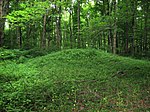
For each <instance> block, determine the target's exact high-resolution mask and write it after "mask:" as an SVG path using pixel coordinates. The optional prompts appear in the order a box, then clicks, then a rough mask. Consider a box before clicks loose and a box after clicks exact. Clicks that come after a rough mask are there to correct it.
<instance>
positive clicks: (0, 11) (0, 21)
mask: <svg viewBox="0 0 150 112" xmlns="http://www.w3.org/2000/svg"><path fill="white" fill-rule="evenodd" d="M2 16H3V0H0V47H2V38H3V19H2Z"/></svg>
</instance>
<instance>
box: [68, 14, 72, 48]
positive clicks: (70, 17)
mask: <svg viewBox="0 0 150 112" xmlns="http://www.w3.org/2000/svg"><path fill="white" fill-rule="evenodd" d="M71 20H72V13H71V12H70V15H69V29H70V48H71V49H72V48H73V39H72V38H73V37H72V21H71Z"/></svg>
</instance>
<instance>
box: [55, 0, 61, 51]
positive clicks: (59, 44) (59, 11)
mask: <svg viewBox="0 0 150 112" xmlns="http://www.w3.org/2000/svg"><path fill="white" fill-rule="evenodd" d="M60 2H61V0H60ZM56 10H57V9H56ZM58 14H59V17H56V34H57V36H56V38H57V39H56V42H57V47H58V49H61V41H62V34H61V6H59V8H58Z"/></svg>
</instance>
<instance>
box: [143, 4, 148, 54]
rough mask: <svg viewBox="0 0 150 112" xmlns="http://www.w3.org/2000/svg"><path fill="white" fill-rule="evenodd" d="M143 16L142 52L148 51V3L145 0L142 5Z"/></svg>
mask: <svg viewBox="0 0 150 112" xmlns="http://www.w3.org/2000/svg"><path fill="white" fill-rule="evenodd" d="M144 10H145V11H144V12H145V18H144V52H147V51H148V38H147V37H148V13H149V12H148V10H149V4H148V3H147V2H146V3H145V7H144Z"/></svg>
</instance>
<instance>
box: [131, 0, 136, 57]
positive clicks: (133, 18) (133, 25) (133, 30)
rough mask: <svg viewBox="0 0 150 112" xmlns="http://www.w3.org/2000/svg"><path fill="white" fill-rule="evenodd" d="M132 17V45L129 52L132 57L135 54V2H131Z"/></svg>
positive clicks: (134, 0)
mask: <svg viewBox="0 0 150 112" xmlns="http://www.w3.org/2000/svg"><path fill="white" fill-rule="evenodd" d="M132 2H133V15H132V43H131V44H132V45H131V47H132V48H131V50H132V51H131V52H132V55H134V54H135V36H136V10H137V0H133V1H132Z"/></svg>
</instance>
